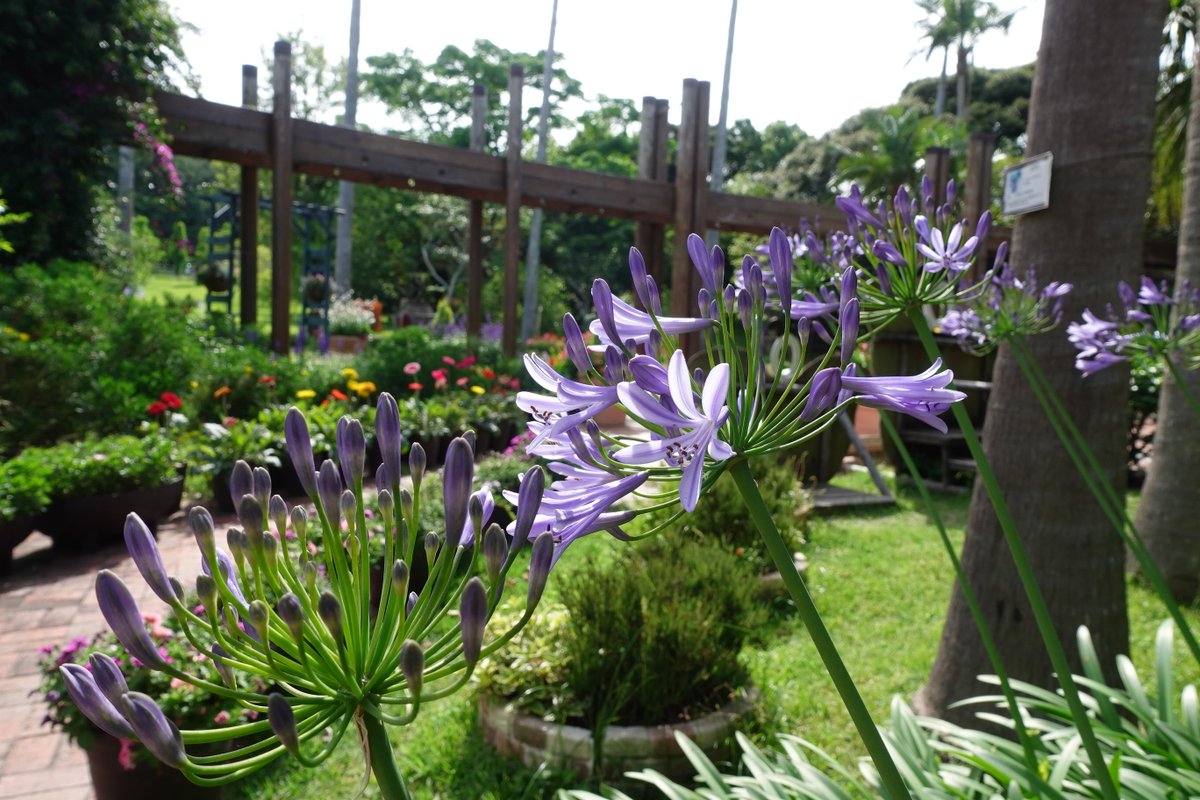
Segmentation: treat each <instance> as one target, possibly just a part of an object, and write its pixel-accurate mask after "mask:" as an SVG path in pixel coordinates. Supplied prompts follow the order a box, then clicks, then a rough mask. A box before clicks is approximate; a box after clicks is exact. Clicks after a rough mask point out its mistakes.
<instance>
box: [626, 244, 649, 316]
mask: <svg viewBox="0 0 1200 800" xmlns="http://www.w3.org/2000/svg"><path fill="white" fill-rule="evenodd" d="M629 274H630V275H631V276H633V290H634V291H635V292H637V296H638V300H640V301H642V308H644V309H646V310H647V311H649V310H650V290H649V287H647V286H646V278H648V277H649V275H647V274H646V261H645V259H643V258H642V254H641V253H639V252H638V249H637V248H636V247H631V248H629Z"/></svg>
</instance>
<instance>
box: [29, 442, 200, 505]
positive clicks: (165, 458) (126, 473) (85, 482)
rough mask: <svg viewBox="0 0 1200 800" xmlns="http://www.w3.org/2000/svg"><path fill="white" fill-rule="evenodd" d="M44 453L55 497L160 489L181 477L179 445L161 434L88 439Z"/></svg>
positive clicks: (52, 492) (52, 494)
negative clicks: (177, 459) (179, 474)
mask: <svg viewBox="0 0 1200 800" xmlns="http://www.w3.org/2000/svg"><path fill="white" fill-rule="evenodd" d="M43 453H44V457H45V459H46V461H47V464H48V466H49V468H50V470H51V472H50V485H51V489H50V495H51V496H52V497H54V498H58V497H91V496H93V495H103V494H113V493H115V492H124V491H127V490H129V489H140V488H143V487H147V486H159V485H161V484H164V483H168V482H170V481H172V480H174V479H175V478H176V477H177V473H176V471H175V462H176V458H175V443H174V442H173V441H171V440H170V439H168V438H167V437H165V436H161V435H159V434H157V433H154V434H151V435H149V436H145V437H138V436H107V437H104V438H101V439H86V440H84V441H81V442H70V443H66V444H60V445H58V446H57V447H54V448H50V449H48V450H45V451H43Z"/></svg>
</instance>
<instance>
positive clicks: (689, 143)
mask: <svg viewBox="0 0 1200 800" xmlns="http://www.w3.org/2000/svg"><path fill="white" fill-rule="evenodd" d="M699 92H700V82H699V81H697V80H696V79H695V78H687V79H685V80H684V82H683V104H682V106H681V109H682V116H681V117H680V120H679V139H678V146H677V147H676V148H675V220H674V223H675V257H674V260H673V261H672V263H671V315H672V316H676V317H685V316H691V315H692V314H691V312H692V306H693V304H694V303H695V300H696V298H695V297H689V296H688V294H689V292H690V289H691V285H692V260H691V258H689V257H688V249H687V239H688V235H689V234H691V233H694V232H695V231H696V228H695V222H696V218H695V208H696V191H695V183H696V181H697V180H699V178H698V177H697V175H696V148H697V141H696V135H697V129H696V127H697V126H696V105H697V103H698V95H699Z"/></svg>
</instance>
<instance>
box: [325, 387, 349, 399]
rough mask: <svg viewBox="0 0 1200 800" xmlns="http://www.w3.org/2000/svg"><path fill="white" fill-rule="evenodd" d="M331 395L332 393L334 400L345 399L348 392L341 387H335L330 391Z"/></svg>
mask: <svg viewBox="0 0 1200 800" xmlns="http://www.w3.org/2000/svg"><path fill="white" fill-rule="evenodd" d="M329 395H330V396H331V397H332V398H333V399H334V400H345V399H346V393H345V392H343V391H341V390H340V389H334V390H333V391H331V392H330V393H329Z"/></svg>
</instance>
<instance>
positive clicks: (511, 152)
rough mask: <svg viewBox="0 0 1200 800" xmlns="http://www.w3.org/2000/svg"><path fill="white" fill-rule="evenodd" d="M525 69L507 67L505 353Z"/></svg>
mask: <svg viewBox="0 0 1200 800" xmlns="http://www.w3.org/2000/svg"><path fill="white" fill-rule="evenodd" d="M524 80H525V70H524V68H522V67H521V66H520V65H519V64H514V65H513V66H511V67H509V71H508V159H507V162H506V169H505V173H504V183H505V187H504V188H505V193H504V194H505V199H504V332H503V335H502V337H501V346H502V347H503V348H504V354H505V355H508V356H513V355H516V353H517V291H518V289H519V284H520V275H519V270H520V267H521V167H522V164H521V145H522V144H524V139H525V136H524V132H523V130H522V125H521V123H522V120H521V87H522V85H523V83H524Z"/></svg>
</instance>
